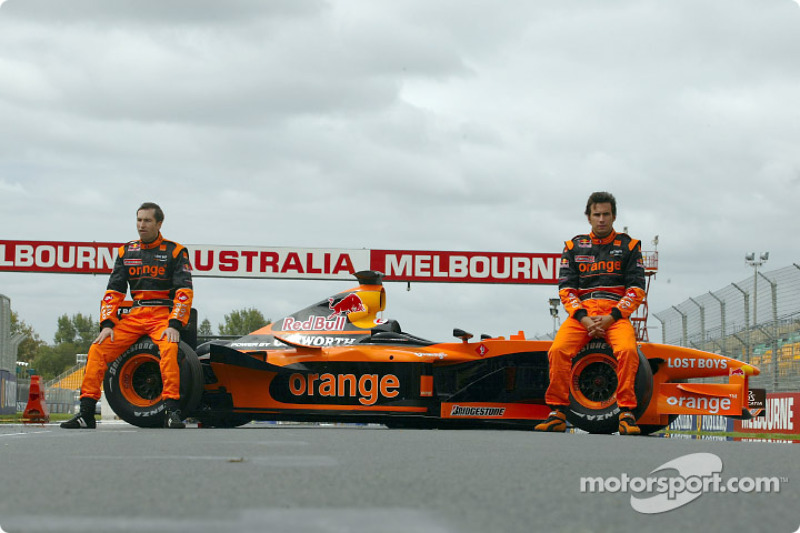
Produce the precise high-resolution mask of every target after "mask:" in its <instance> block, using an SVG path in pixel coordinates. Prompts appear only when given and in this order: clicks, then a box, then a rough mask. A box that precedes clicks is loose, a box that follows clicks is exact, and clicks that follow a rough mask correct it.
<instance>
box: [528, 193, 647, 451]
mask: <svg viewBox="0 0 800 533" xmlns="http://www.w3.org/2000/svg"><path fill="white" fill-rule="evenodd" d="M585 215H586V218H587V219H588V221H589V225H590V226H591V229H592V231H591V233H589V234H588V235H587V234H584V235H577V236H575V237H573V238H572V239H571V240H569V241H567V242H566V243H565V244H566V245H565V247H564V251H563V253H562V255H561V269H560V272H559V278H560V279H559V284H558V295H559V297H560V298H561V302H562V304H563V305H564V309H565V310H566V311H567V314H568V315H569V317H568V318H567V319H566V320H565V321H564V323H563V324H562V325H561V328H559V330H558V333H557V334H556V337H555V339H554V340H553V344H552V345H551V347H550V351H549V352H548V354H547V356H548V359H549V361H550V386H549V387H548V389H547V393H546V394H545V401H546V402H547V404H548V405H549V406H550V407H551V408H552V412H551V413H550V415H549V417H548V418H547V420H545V421H544V422H542V423H541V424H539V425H537V426H536V427H535V429H536V431H557V432H563V431H565V430H566V415H565V410H566V408H567V407H568V406H569V403H570V401H569V381H570V374H571V369H572V358H573V357H575V355H577V353H578V352H579V351H580V350H581V348H583V347H584V346H585V345H586V344H587V343H588V342H589V341H590V340H592V339H595V338H600V339H605V340H606V342H608V344H609V345H610V346H611V349H612V350H613V351H614V356H615V357H616V358H617V380H618V387H617V405H618V406H619V408H620V410H621V412H620V414H619V432H620V434H623V435H633V434H639V433H640V430H639V427H638V426H637V425H636V418H635V417H634V415H633V413H632V411H633V409H635V408H636V403H637V402H636V394H635V392H634V389H633V386H634V381H635V379H636V371H637V369H638V367H639V355H638V351H637V346H636V332H635V331H634V329H633V325H632V324H631V322H630V320H629V317H630V316H631V314H633V313H634V312H635V311H636V309H637V308H638V307H639V304H641V303H642V301H644V298H645V275H644V265H643V263H642V252H641V244H640V242H639V241H638V240H636V239H632V238H631V237H629V236H628V235H626V234H624V233H617V232H616V231H614V226H613V225H614V221H615V220H616V218H617V202H616V200H615V199H614V196H613V195H611V194H610V193H607V192H595V193H592V195H591V196H589V200H588V201H587V203H586V211H585Z"/></svg>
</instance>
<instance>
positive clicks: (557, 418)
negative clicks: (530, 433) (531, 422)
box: [533, 408, 567, 433]
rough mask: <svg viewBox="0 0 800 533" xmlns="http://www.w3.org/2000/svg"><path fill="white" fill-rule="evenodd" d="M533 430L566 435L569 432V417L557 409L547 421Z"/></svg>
mask: <svg viewBox="0 0 800 533" xmlns="http://www.w3.org/2000/svg"><path fill="white" fill-rule="evenodd" d="M533 430H534V431H550V432H554V433H564V432H565V431H566V430H567V415H565V414H564V411H562V410H561V409H558V408H555V409H553V410H552V411H551V412H550V415H549V416H548V417H547V420H545V421H544V422H542V423H541V424H537V425H536V426H534V428H533Z"/></svg>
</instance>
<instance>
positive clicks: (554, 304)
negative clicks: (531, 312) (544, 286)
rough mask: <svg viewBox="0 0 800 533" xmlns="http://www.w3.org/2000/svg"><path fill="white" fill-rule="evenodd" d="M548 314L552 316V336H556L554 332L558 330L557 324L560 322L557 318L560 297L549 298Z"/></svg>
mask: <svg viewBox="0 0 800 533" xmlns="http://www.w3.org/2000/svg"><path fill="white" fill-rule="evenodd" d="M549 302H550V316H551V317H553V338H554V339H555V338H556V332H557V331H558V326H559V324H560V322H561V321H560V320H559V318H558V306H559V305H560V304H561V299H560V298H550V300H549Z"/></svg>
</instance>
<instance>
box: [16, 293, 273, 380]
mask: <svg viewBox="0 0 800 533" xmlns="http://www.w3.org/2000/svg"><path fill="white" fill-rule="evenodd" d="M270 322H271V320H268V319H265V318H264V315H263V314H262V313H261V311H259V310H258V309H254V308H245V309H238V310H235V311H231V313H229V314H227V315H225V319H224V321H223V323H222V324H219V325H218V326H217V331H218V333H217V334H216V335H215V334H214V332H213V327H212V325H211V321H209V320H208V319H207V318H206V319H204V320H203V321H202V322H201V323H200V324H199V325H198V327H197V335H198V337H199V338H201V339H207V338H213V337H215V336H234V335H246V334H248V333H250V332H252V331H255V330H257V329H259V328H262V327H264V326H266V325H267V324H269V323H270ZM16 333H22V334H24V335H25V339H24V340H23V341H22V342H21V343H20V345H19V349H18V350H17V361H19V362H22V363H26V364H27V365H28V369H29V371H31V372H33V373H36V374H38V375H40V376H42V379H44V380H45V381H46V380H49V379H53V378H54V377H56V376H58V375H59V374H61V373H63V372H64V371H66V370H68V369H69V368H71V367H72V366H74V365H75V356H76V354H80V353H84V354H85V353H88V352H89V346H91V345H92V341H94V339H95V338H96V337H97V335H98V333H100V324H98V322H97V321H96V320H95V319H94V318H92V316H91V315H83V314H81V313H76V314H74V315H71V316H70V315H67V314H63V315H61V316H60V317H58V325H57V328H56V332H55V335H53V343H52V344H49V343H47V342H46V341H44V340H43V339H42V338H41V336H40V335H39V334H38V333H37V332H36V331H35V330H34V329H33V327H31V326H30V325H29V324H27V323H26V322H25V321H24V320H21V319H20V317H19V315H18V314H17V312H16V311H14V310H13V309H12V311H11V334H12V335H13V334H16Z"/></svg>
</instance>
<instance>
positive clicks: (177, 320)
mask: <svg viewBox="0 0 800 533" xmlns="http://www.w3.org/2000/svg"><path fill="white" fill-rule="evenodd" d="M163 221H164V212H163V211H162V210H161V208H160V207H159V206H158V205H157V204H154V203H150V202H147V203H144V204H142V206H141V207H139V209H138V210H137V212H136V229H137V231H138V232H139V237H140V240H138V241H131V242H129V243H127V244H125V245H123V246H121V247H120V248H119V253H118V255H117V259H116V261H115V263H114V269H113V271H112V272H111V277H110V279H109V281H108V287H107V290H106V292H105V295H104V296H103V300H102V302H101V303H100V326H101V328H102V329H101V331H100V334H99V335H98V336H97V338H96V339H95V340H94V342H93V344H92V346H91V347H90V348H89V356H88V360H87V362H86V373H85V374H84V377H83V382H82V383H81V396H80V400H81V401H80V412H79V413H78V414H77V415H75V416H74V417H73V418H71V419H70V420H68V421H66V422H64V423H62V424H61V427H62V428H67V429H79V428H94V427H96V422H95V419H94V413H95V407H96V405H97V401H98V400H99V399H100V385H101V384H102V381H103V376H104V375H105V371H106V367H107V366H108V364H109V363H111V362H112V361H114V360H115V359H116V358H117V357H119V356H120V355H121V354H122V353H123V352H125V350H127V349H128V348H129V347H130V346H131V345H132V344H133V343H134V342H136V341H137V340H138V339H139V337H141V336H142V335H149V336H150V338H151V339H153V342H155V343H156V344H157V345H158V348H159V350H160V353H161V362H160V366H161V380H162V384H163V389H162V392H161V397H162V399H164V410H165V411H164V427H169V428H183V427H185V424H184V423H183V420H182V419H181V412H180V402H179V400H180V369H179V366H178V342H180V330H181V328H182V327H183V326H185V325H186V324H187V322H188V321H189V312H190V311H191V307H192V298H193V290H192V268H191V264H190V262H189V253H188V251H187V250H186V248H184V247H183V246H181V245H180V244H178V243H176V242H173V241H168V240H166V239H164V238H163V237H162V236H161V224H162V222H163ZM129 287H130V292H131V296H132V297H133V304H132V306H131V308H130V312H129V313H128V314H127V315H126V316H125V317H124V320H120V319H118V317H117V311H118V309H119V306H120V304H121V303H122V301H123V300H124V299H125V295H126V294H127V292H128V288H129Z"/></svg>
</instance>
